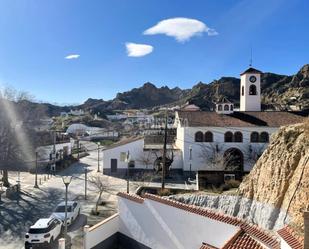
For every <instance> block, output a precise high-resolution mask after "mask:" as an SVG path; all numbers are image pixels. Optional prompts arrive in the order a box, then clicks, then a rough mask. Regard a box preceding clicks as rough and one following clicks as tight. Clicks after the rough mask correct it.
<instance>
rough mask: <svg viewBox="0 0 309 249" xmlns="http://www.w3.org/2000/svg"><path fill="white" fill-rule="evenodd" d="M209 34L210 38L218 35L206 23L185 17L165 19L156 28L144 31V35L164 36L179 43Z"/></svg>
mask: <svg viewBox="0 0 309 249" xmlns="http://www.w3.org/2000/svg"><path fill="white" fill-rule="evenodd" d="M202 33H207V34H208V35H209V36H214V35H218V32H217V31H216V30H214V29H211V28H209V27H208V26H207V25H206V24H205V23H203V22H201V21H199V20H196V19H190V18H185V17H176V18H170V19H165V20H162V21H160V22H158V23H157V24H156V25H155V26H153V27H151V28H149V29H147V30H145V31H144V33H143V34H144V35H157V34H164V35H167V36H171V37H174V38H175V39H176V40H177V41H179V42H185V41H188V40H190V38H191V37H193V36H197V35H201V34H202Z"/></svg>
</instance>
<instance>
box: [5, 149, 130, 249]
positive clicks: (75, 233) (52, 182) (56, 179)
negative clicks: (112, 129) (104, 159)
mask: <svg viewBox="0 0 309 249" xmlns="http://www.w3.org/2000/svg"><path fill="white" fill-rule="evenodd" d="M90 145H91V144H90ZM91 146H93V145H91ZM85 168H87V169H88V172H89V173H88V177H89V178H90V177H91V176H98V175H102V173H98V172H97V152H96V151H91V152H90V154H89V156H87V157H85V158H82V159H81V160H80V162H78V163H75V164H73V165H71V166H70V167H69V168H67V169H65V170H64V171H62V172H61V174H62V175H72V176H73V177H74V178H73V179H72V182H71V184H70V186H69V195H68V196H69V199H71V200H73V199H77V200H79V201H80V202H81V206H82V214H81V216H80V217H79V219H78V220H76V222H75V223H74V224H73V225H72V226H71V227H70V228H69V233H70V235H71V237H72V238H73V244H74V248H81V241H82V239H81V238H82V227H83V225H85V224H86V223H88V224H89V223H90V224H94V223H96V222H98V221H99V220H101V219H102V217H97V216H94V217H93V216H91V215H90V213H91V210H92V209H93V207H94V204H95V202H96V198H97V189H96V188H95V187H94V186H93V185H92V184H90V183H88V191H87V192H88V196H87V201H85V200H84V186H85V185H84V183H85V180H84V171H85ZM104 177H106V181H110V183H111V185H112V186H113V188H114V189H113V190H111V192H112V193H105V194H104V195H103V199H104V200H108V205H106V207H107V209H108V212H107V213H106V215H110V214H111V213H113V212H116V201H117V199H116V196H115V194H116V193H117V192H118V191H124V190H125V189H126V183H125V181H124V180H121V179H118V178H110V177H107V176H104ZM89 178H88V179H89ZM10 179H11V182H12V183H14V181H16V180H17V173H10ZM39 179H41V182H42V184H41V185H39V189H35V188H33V185H34V175H32V174H29V173H25V172H24V173H21V174H20V180H21V193H20V196H19V198H16V199H8V198H2V203H0V248H6V249H13V248H14V249H16V248H23V244H24V241H23V237H24V234H25V232H26V231H27V230H28V229H29V226H30V225H32V224H33V223H34V222H35V221H36V220H37V219H39V218H44V217H49V216H50V214H51V213H52V211H53V210H54V209H55V207H56V205H57V204H58V203H59V202H61V201H62V200H63V199H64V184H63V182H62V178H61V175H57V176H53V177H52V178H50V179H48V180H46V181H44V176H43V175H40V176H39ZM75 238H76V239H75Z"/></svg>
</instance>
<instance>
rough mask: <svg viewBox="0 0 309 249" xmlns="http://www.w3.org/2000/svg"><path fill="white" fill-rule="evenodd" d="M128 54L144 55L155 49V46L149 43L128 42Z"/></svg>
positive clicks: (131, 55)
mask: <svg viewBox="0 0 309 249" xmlns="http://www.w3.org/2000/svg"><path fill="white" fill-rule="evenodd" d="M126 48H127V54H128V56H129V57H142V56H145V55H147V54H150V53H151V52H152V51H153V46H151V45H147V44H138V43H132V42H127V43H126Z"/></svg>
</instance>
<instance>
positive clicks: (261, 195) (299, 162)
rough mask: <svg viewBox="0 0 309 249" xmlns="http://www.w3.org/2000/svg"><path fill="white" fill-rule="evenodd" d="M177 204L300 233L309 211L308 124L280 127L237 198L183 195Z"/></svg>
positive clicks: (262, 225) (233, 196) (174, 197)
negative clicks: (194, 206)
mask: <svg viewBox="0 0 309 249" xmlns="http://www.w3.org/2000/svg"><path fill="white" fill-rule="evenodd" d="M170 198H173V199H176V200H178V201H181V202H184V203H187V204H193V205H199V206H203V207H208V208H211V209H216V210H218V211H220V212H224V213H226V214H229V215H233V216H236V217H239V218H241V219H245V220H247V221H248V222H251V223H254V224H257V225H258V226H260V227H262V228H264V229H269V230H278V229H280V228H282V227H283V226H284V225H286V224H290V225H291V226H293V227H294V228H297V229H298V230H299V231H302V230H303V211H304V210H305V209H308V208H309V121H307V122H306V123H303V124H296V125H292V126H286V127H282V128H281V129H280V130H279V131H278V132H277V133H275V134H274V135H273V136H272V139H271V143H270V144H269V146H268V148H267V149H266V150H265V151H264V153H263V155H262V156H261V157H260V159H259V160H258V162H257V163H256V165H255V166H254V168H253V170H252V171H251V172H250V174H249V175H248V176H246V177H245V179H244V181H243V182H242V184H241V185H240V187H239V189H238V195H232V196H231V195H219V196H218V195H206V194H202V193H199V194H185V195H177V196H171V197H170Z"/></svg>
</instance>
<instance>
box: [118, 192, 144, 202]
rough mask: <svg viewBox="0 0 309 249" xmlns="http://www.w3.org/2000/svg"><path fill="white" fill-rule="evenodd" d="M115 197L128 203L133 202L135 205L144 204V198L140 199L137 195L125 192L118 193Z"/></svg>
mask: <svg viewBox="0 0 309 249" xmlns="http://www.w3.org/2000/svg"><path fill="white" fill-rule="evenodd" d="M117 196H120V197H123V198H125V199H128V200H130V201H134V202H137V203H143V202H144V198H142V197H140V196H139V195H137V194H129V193H125V192H118V194H117Z"/></svg>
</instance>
